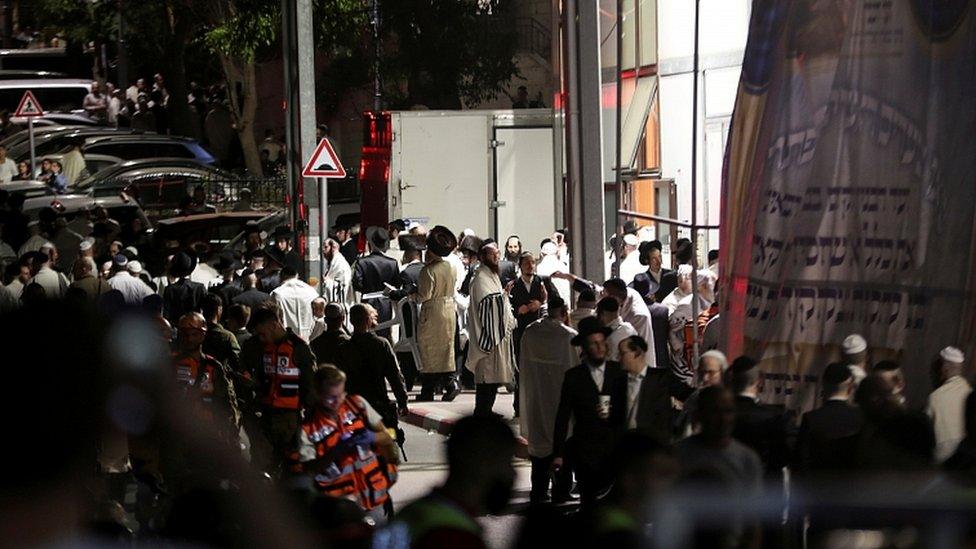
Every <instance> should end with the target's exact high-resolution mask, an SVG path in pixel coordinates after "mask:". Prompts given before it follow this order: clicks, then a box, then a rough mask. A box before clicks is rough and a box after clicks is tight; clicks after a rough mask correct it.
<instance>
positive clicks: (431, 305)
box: [415, 225, 461, 402]
mask: <svg viewBox="0 0 976 549" xmlns="http://www.w3.org/2000/svg"><path fill="white" fill-rule="evenodd" d="M455 247H457V238H455V237H454V234H453V233H451V231H450V230H448V229H447V228H445V227H442V226H440V225H438V226H437V227H434V228H433V229H431V230H430V233H429V234H428V235H427V262H426V264H425V265H424V266H423V268H421V269H420V275H419V277H418V281H417V293H416V297H415V299H416V300H417V303H419V304H420V326H419V327H418V329H417V342H418V345H419V348H420V364H419V366H420V378H421V383H422V388H421V390H420V398H419V400H421V401H424V400H433V398H434V394H435V393H436V392H437V391H438V390H439V389H440V388H441V387H443V386H444V385H447V387H446V388H445V392H444V397H443V399H444V400H445V401H447V402H450V401H452V400H454V399H455V398H456V397H457V395H458V393H460V392H461V387H460V385H459V383H458V381H457V380H455V379H454V373H455V372H456V364H455V363H454V334H455V331H456V329H457V318H456V316H455V315H456V314H457V312H456V308H455V303H454V292H455V289H454V288H455V275H454V268H453V267H452V266H451V264H450V263H448V262H447V261H445V260H444V258H445V257H447V256H449V255H451V253H452V252H453V251H454V248H455Z"/></svg>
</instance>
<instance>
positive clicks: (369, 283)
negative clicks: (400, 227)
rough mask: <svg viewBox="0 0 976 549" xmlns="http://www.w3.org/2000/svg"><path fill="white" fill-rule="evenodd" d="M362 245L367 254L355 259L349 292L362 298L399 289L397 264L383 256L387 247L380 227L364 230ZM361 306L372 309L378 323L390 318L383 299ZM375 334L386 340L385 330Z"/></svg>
mask: <svg viewBox="0 0 976 549" xmlns="http://www.w3.org/2000/svg"><path fill="white" fill-rule="evenodd" d="M366 241H367V243H368V244H369V248H370V250H371V252H370V254H369V255H367V256H363V257H360V258H359V259H357V260H356V263H355V265H354V266H353V270H352V287H353V289H355V290H356V291H357V292H360V293H362V294H364V295H365V294H369V293H375V292H384V291H387V287H386V284H389V285H390V286H393V287H394V288H399V287H400V266H399V265H398V264H397V260H395V259H393V258H392V257H390V256H388V255H386V253H385V252H386V250H388V249H389V247H390V237H389V233H387V232H386V229H385V228H383V227H370V228H369V229H367V230H366ZM387 293H388V292H387ZM362 302H363V303H366V304H368V305H372V306H373V308H374V309H376V312H377V313H378V314H379V321H380V322H381V323H382V322H386V321H387V320H390V319H391V318H392V317H393V307H392V304H391V303H390V300H389V298H387V297H386V296H384V297H375V298H370V299H363V300H362ZM377 333H378V334H379V335H380V336H382V337H385V338H386V339H390V329H389V328H387V329H385V330H379V331H378V332H377Z"/></svg>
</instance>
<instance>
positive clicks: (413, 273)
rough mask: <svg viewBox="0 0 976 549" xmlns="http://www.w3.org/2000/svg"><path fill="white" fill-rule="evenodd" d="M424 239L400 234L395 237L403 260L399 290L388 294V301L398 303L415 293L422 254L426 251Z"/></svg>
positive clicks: (422, 264) (421, 263) (421, 266)
mask: <svg viewBox="0 0 976 549" xmlns="http://www.w3.org/2000/svg"><path fill="white" fill-rule="evenodd" d="M425 238H426V237H423V236H417V235H412V234H401V235H400V236H398V237H397V243H398V244H399V246H400V251H401V252H403V258H402V259H401V260H400V264H401V265H402V266H403V267H402V268H401V269H400V289H399V290H393V291H391V292H390V300H391V301H393V302H397V301H400V300H401V299H403V298H405V297H407V296H408V295H410V294H412V293H415V292H416V291H417V284H419V283H420V270H421V269H423V268H424V262H423V252H424V250H425V249H427V244H426V240H425Z"/></svg>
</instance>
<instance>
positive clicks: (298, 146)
mask: <svg viewBox="0 0 976 549" xmlns="http://www.w3.org/2000/svg"><path fill="white" fill-rule="evenodd" d="M281 15H282V22H281V25H282V33H281V36H282V45H283V47H284V52H283V53H284V77H285V122H286V123H285V147H286V149H287V157H286V160H287V162H286V167H287V191H288V199H289V204H288V206H289V212H288V213H289V221H290V223H291V227H292V230H293V231H295V234H296V241H295V244H296V246H295V247H296V249H297V250H298V252H299V253H300V254H302V255H303V257H304V261H305V268H304V271H305V272H304V273H302V275H303V276H304V277H305V279H306V280H308V279H309V278H311V277H315V278H317V279H318V280H319V281H321V280H322V273H320V272H318V271H319V270H320V267H319V254H321V253H322V244H321V242H322V241H321V235H322V233H323V230H322V227H320V226H319V222H318V220H319V190H318V188H317V187H316V184H315V180H312V179H310V180H308V181H307V183H308V184H306V181H305V180H304V179H303V178H302V167H303V165H304V163H305V160H306V159H307V157H308V156H309V155H311V154H312V151H314V150H315V120H316V117H315V35H314V31H313V27H312V21H313V20H312V0H282V1H281ZM306 204H311V205H313V207H312V208H311V209H308V208H307V207H306ZM322 218H323V219H326V220H327V219H328V217H327V216H325V215H323V216H322ZM320 283H321V282H320Z"/></svg>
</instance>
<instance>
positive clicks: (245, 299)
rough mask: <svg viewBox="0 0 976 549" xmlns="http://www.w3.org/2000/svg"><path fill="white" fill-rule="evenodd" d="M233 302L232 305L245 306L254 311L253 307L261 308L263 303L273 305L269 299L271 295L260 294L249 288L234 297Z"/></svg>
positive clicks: (260, 292) (271, 299) (272, 301)
mask: <svg viewBox="0 0 976 549" xmlns="http://www.w3.org/2000/svg"><path fill="white" fill-rule="evenodd" d="M233 301H234V303H237V304H240V305H247V306H248V307H250V308H251V309H254V308H255V307H259V306H261V304H263V303H268V302H271V303H274V298H273V297H271V294H268V293H265V292H262V291H261V290H259V289H257V288H251V289H248V290H244V291H243V292H241V293H239V294H237V295H236V296H234V299H233Z"/></svg>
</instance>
